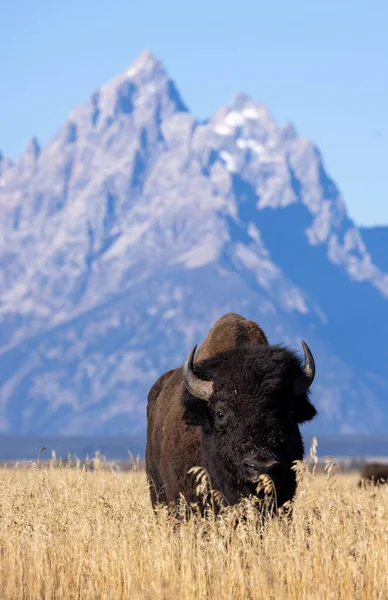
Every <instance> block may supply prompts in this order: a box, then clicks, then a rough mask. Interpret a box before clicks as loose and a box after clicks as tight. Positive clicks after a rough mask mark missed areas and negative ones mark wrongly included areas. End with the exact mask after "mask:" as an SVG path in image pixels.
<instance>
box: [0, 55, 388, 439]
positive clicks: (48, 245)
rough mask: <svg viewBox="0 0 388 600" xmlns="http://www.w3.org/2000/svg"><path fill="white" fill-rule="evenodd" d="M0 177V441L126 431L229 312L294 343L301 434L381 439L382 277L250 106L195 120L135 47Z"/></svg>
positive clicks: (290, 149) (314, 182)
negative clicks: (305, 354) (303, 345)
mask: <svg viewBox="0 0 388 600" xmlns="http://www.w3.org/2000/svg"><path fill="white" fill-rule="evenodd" d="M0 142H1V140H0ZM0 182H1V184H0V213H1V218H0V240H1V241H0V292H1V296H0V342H1V354H0V386H1V388H0V431H3V432H5V431H7V432H30V433H32V432H34V433H37V432H51V433H57V432H60V433H132V434H134V433H139V432H142V431H143V430H144V428H145V403H146V395H147V391H148V389H149V387H150V385H151V384H152V382H153V381H154V379H155V378H156V377H157V375H158V374H160V373H161V372H163V371H164V370H166V369H168V368H172V367H175V366H177V365H178V364H180V363H181V362H182V361H183V360H184V357H185V355H186V353H187V352H188V350H189V349H190V347H191V346H192V345H193V344H194V343H200V342H201V340H202V339H203V337H204V336H205V335H206V333H207V331H208V329H209V328H210V327H211V325H212V324H213V323H214V321H215V320H216V318H218V317H219V316H221V315H222V314H224V313H226V312H228V311H231V310H233V311H235V312H240V313H242V314H243V315H244V316H246V317H249V318H252V319H255V320H257V321H258V322H259V323H260V325H261V326H262V327H263V329H264V330H265V332H266V333H267V335H268V337H269V340H270V342H271V343H286V344H290V345H292V346H294V347H296V348H298V347H300V346H299V340H300V339H301V338H304V339H306V341H308V344H309V345H310V347H311V349H312V350H313V352H314V356H315V357H316V362H317V377H316V383H315V384H314V392H313V394H314V401H315V403H316V405H317V406H318V408H319V411H320V416H319V418H318V419H316V422H315V423H314V431H316V432H320V431H321V432H323V431H330V432H339V431H374V430H376V431H384V430H385V431H386V430H387V427H388V411H387V401H386V393H387V392H386V390H387V385H388V376H387V368H386V361H387V352H386V349H387V340H388V319H387V311H388V275H387V274H385V273H384V268H385V265H386V262H385V263H384V264H383V263H381V262H379V261H378V260H376V263H375V262H374V257H373V252H372V254H370V253H369V251H368V247H367V245H366V244H365V240H364V238H363V236H362V234H361V233H360V231H359V230H358V229H357V227H356V226H355V225H354V223H353V222H352V221H351V220H350V219H349V217H348V215H347V212H346V207H345V205H344V203H343V200H342V198H341V196H340V193H339V192H338V189H337V187H336V185H335V183H334V182H333V181H332V180H331V179H330V177H329V176H328V175H327V173H326V172H325V169H324V166H323V163H322V158H321V156H320V153H319V151H318V150H317V148H316V147H314V145H313V144H312V143H311V142H310V141H309V140H308V139H306V138H304V137H300V136H298V135H297V133H296V131H295V130H294V128H293V127H292V126H291V125H286V126H282V127H280V126H279V125H277V123H275V121H274V119H273V118H272V116H271V114H270V113H269V111H268V109H267V108H266V107H265V106H263V105H261V104H257V103H255V102H254V101H253V100H252V99H250V98H249V97H247V96H245V95H241V94H240V95H238V96H236V97H235V98H234V99H233V100H232V102H231V103H230V104H229V105H227V106H225V107H224V108H222V109H221V110H220V111H219V112H217V113H216V114H215V115H213V117H212V118H210V119H209V120H208V121H206V122H200V121H198V120H197V119H195V117H194V116H193V115H192V114H190V112H189V111H188V109H187V108H186V106H185V104H184V103H183V101H182V100H181V98H180V96H179V93H178V91H177V89H176V87H175V85H174V83H173V82H172V81H171V79H169V77H168V75H167V73H166V72H165V70H164V68H163V66H162V64H161V63H160V62H159V61H158V60H157V59H156V58H155V57H153V56H152V55H151V54H150V53H148V52H145V53H143V54H141V55H140V56H139V57H138V59H137V60H136V61H135V63H134V64H133V65H132V66H131V67H130V68H129V69H128V70H127V71H125V72H124V73H122V74H121V75H119V76H118V77H116V78H115V79H113V80H112V81H110V82H108V83H107V84H105V85H103V86H102V87H100V88H99V89H98V90H96V92H95V93H94V94H93V95H92V97H91V98H90V100H89V102H87V103H86V104H84V105H82V106H79V107H78V108H76V109H75V110H74V111H73V112H72V113H71V114H70V115H69V118H68V120H67V121H66V123H65V124H64V126H63V127H62V129H61V130H60V131H59V132H58V133H57V135H56V136H55V137H54V139H53V140H52V141H51V142H50V143H49V144H47V146H45V147H43V148H40V147H39V144H38V143H37V141H36V140H32V141H31V142H30V143H29V144H28V146H27V148H26V151H25V153H24V154H23V155H22V156H21V158H20V159H19V160H18V161H17V162H16V164H15V165H12V163H11V162H10V161H7V160H5V159H4V158H0ZM365 239H366V238H365ZM385 239H386V242H385V253H386V254H385V255H387V254H388V252H387V250H388V239H387V238H385ZM367 241H368V240H367ZM387 270H388V268H387Z"/></svg>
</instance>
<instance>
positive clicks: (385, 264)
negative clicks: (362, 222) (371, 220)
mask: <svg viewBox="0 0 388 600" xmlns="http://www.w3.org/2000/svg"><path fill="white" fill-rule="evenodd" d="M360 232H361V235H362V239H363V240H364V242H365V244H366V246H367V248H368V250H369V252H370V253H371V255H372V256H373V262H374V263H375V265H377V266H378V267H379V269H381V270H382V271H385V272H386V273H387V272H388V227H387V226H385V227H384V226H379V227H361V228H360Z"/></svg>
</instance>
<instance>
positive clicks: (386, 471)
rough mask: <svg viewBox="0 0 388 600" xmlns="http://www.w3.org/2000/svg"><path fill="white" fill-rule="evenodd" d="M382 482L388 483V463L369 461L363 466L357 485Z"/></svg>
mask: <svg viewBox="0 0 388 600" xmlns="http://www.w3.org/2000/svg"><path fill="white" fill-rule="evenodd" d="M382 483H388V464H383V463H369V464H367V465H364V466H363V468H362V470H361V479H360V481H359V483H358V485H359V487H362V486H363V485H365V484H372V485H379V484H382Z"/></svg>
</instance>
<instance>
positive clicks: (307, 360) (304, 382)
mask: <svg viewBox="0 0 388 600" xmlns="http://www.w3.org/2000/svg"><path fill="white" fill-rule="evenodd" d="M300 343H301V344H302V348H303V352H304V365H303V375H301V376H300V377H298V379H297V380H296V381H295V393H296V394H303V393H305V392H307V390H308V389H309V387H310V385H311V384H312V382H313V381H314V377H315V362H314V357H313V355H312V354H311V351H310V348H309V347H308V345H307V344H306V342H304V341H303V340H301V341H300Z"/></svg>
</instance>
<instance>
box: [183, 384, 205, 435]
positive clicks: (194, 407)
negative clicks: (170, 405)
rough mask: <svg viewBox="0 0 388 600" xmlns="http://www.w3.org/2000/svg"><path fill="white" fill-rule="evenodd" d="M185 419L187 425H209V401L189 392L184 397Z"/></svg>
mask: <svg viewBox="0 0 388 600" xmlns="http://www.w3.org/2000/svg"><path fill="white" fill-rule="evenodd" d="M182 405H183V415H182V416H183V420H184V422H185V423H186V424H187V425H194V426H202V427H205V428H207V427H209V424H210V415H209V408H208V403H207V402H205V401H204V400H199V399H198V398H195V396H192V395H191V394H189V393H185V395H184V397H183V402H182Z"/></svg>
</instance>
